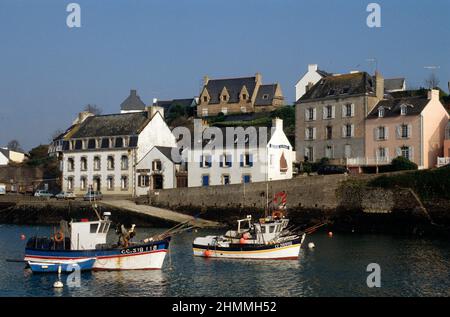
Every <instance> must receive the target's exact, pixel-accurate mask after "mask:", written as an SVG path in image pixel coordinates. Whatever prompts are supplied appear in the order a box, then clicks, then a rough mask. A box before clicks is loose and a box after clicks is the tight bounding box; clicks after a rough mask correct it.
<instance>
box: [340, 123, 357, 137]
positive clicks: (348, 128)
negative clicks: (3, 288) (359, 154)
mask: <svg viewBox="0 0 450 317" xmlns="http://www.w3.org/2000/svg"><path fill="white" fill-rule="evenodd" d="M353 131H354V126H353V124H346V125H344V126H343V127H342V136H343V137H344V138H351V137H353Z"/></svg>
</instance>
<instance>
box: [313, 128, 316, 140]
mask: <svg viewBox="0 0 450 317" xmlns="http://www.w3.org/2000/svg"><path fill="white" fill-rule="evenodd" d="M315 139H316V128H313V140H315Z"/></svg>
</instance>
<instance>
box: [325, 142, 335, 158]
mask: <svg viewBox="0 0 450 317" xmlns="http://www.w3.org/2000/svg"><path fill="white" fill-rule="evenodd" d="M325 157H327V158H330V159H331V158H333V147H332V146H331V145H327V146H326V147H325Z"/></svg>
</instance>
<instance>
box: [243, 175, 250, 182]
mask: <svg viewBox="0 0 450 317" xmlns="http://www.w3.org/2000/svg"><path fill="white" fill-rule="evenodd" d="M251 181H252V177H251V176H250V175H243V176H242V182H243V183H244V184H248V183H251Z"/></svg>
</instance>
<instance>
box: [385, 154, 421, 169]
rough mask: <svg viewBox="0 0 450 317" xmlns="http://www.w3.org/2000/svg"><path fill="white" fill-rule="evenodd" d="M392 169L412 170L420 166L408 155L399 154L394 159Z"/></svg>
mask: <svg viewBox="0 0 450 317" xmlns="http://www.w3.org/2000/svg"><path fill="white" fill-rule="evenodd" d="M391 166H392V171H410V170H417V168H418V166H417V164H416V163H414V162H411V161H410V160H408V159H407V158H406V157H403V156H398V157H396V158H395V159H393V160H392V163H391Z"/></svg>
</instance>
